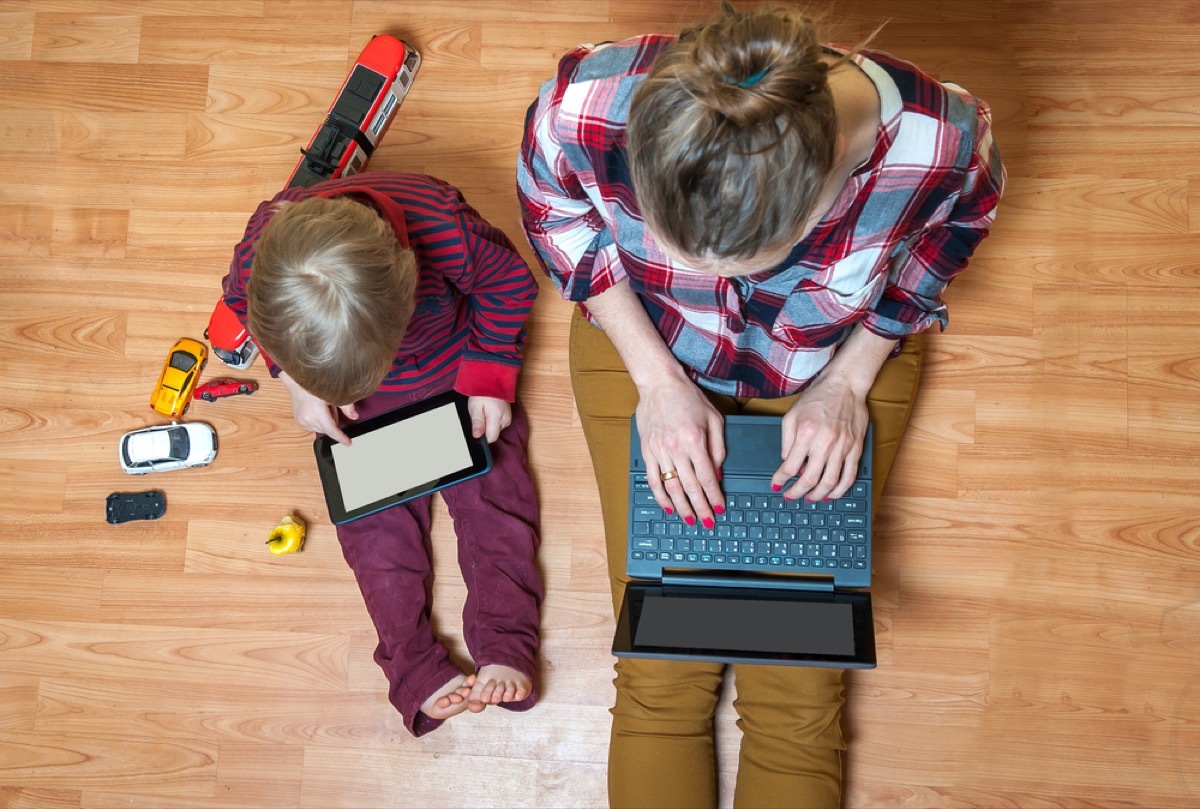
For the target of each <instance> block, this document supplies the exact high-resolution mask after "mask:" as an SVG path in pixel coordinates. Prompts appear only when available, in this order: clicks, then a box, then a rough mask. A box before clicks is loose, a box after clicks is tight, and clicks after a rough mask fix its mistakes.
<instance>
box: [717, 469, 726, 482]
mask: <svg viewBox="0 0 1200 809" xmlns="http://www.w3.org/2000/svg"><path fill="white" fill-rule="evenodd" d="M723 477H725V473H724V472H722V471H721V467H719V466H718V467H717V480H720V479H721V478H723Z"/></svg>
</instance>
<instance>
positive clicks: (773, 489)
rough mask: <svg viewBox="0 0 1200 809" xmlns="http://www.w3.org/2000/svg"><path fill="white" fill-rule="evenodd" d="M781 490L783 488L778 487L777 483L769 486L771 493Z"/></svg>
mask: <svg viewBox="0 0 1200 809" xmlns="http://www.w3.org/2000/svg"><path fill="white" fill-rule="evenodd" d="M782 488H783V487H782V486H780V485H779V484H778V483H772V484H771V491H773V492H777V491H779V490H780V489H782Z"/></svg>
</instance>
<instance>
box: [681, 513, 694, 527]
mask: <svg viewBox="0 0 1200 809" xmlns="http://www.w3.org/2000/svg"><path fill="white" fill-rule="evenodd" d="M683 521H684V522H685V523H687V524H688V525H695V524H696V518H695V517H693V516H692V515H691V514H689V515H687V516H686V517H684V518H683Z"/></svg>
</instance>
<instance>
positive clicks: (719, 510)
mask: <svg viewBox="0 0 1200 809" xmlns="http://www.w3.org/2000/svg"><path fill="white" fill-rule="evenodd" d="M713 511H715V512H717V514H718V515H721V514H724V513H725V506H713Z"/></svg>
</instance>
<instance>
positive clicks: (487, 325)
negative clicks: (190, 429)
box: [224, 173, 537, 402]
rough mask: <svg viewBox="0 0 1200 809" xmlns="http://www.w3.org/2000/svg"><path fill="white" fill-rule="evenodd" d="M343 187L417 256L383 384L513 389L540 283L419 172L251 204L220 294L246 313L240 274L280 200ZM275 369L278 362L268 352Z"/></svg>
mask: <svg viewBox="0 0 1200 809" xmlns="http://www.w3.org/2000/svg"><path fill="white" fill-rule="evenodd" d="M310 196H322V197H333V196H350V197H352V198H354V199H356V200H359V201H362V202H366V203H369V204H371V205H373V206H374V207H375V208H376V209H377V210H378V211H379V212H380V214H381V215H382V216H383V217H384V218H385V219H387V220H388V221H389V222H390V223H391V224H392V227H393V229H394V230H396V231H397V238H398V239H399V240H400V241H401V242H402V243H403V242H405V241H406V242H407V244H408V245H409V246H410V247H411V248H412V250H413V252H414V253H415V254H416V257H417V265H418V268H419V270H418V280H417V290H416V308H415V311H414V312H413V316H412V320H411V321H410V322H409V325H408V330H407V331H406V332H405V335H404V339H403V341H402V342H401V344H400V348H399V350H397V352H396V359H395V362H394V363H393V364H392V368H391V370H390V371H389V372H388V374H387V376H386V377H385V378H384V380H383V383H382V384H381V385H380V387H379V390H380V391H382V392H385V393H387V392H407V391H415V390H422V389H425V388H427V387H430V386H435V387H439V386H440V387H443V388H448V387H450V386H451V385H452V386H453V387H454V389H455V390H457V391H459V392H460V393H463V394H465V395H467V396H491V397H495V398H498V399H504V400H506V401H509V402H511V401H514V399H515V397H516V385H517V374H518V372H519V371H520V367H521V362H522V354H521V351H522V349H523V347H524V344H525V319H526V317H527V316H528V314H529V311H530V309H531V308H532V307H533V302H534V299H535V298H536V297H537V282H536V281H535V280H534V278H533V274H532V273H531V272H530V269H529V266H528V265H527V264H526V263H525V261H524V259H522V258H521V256H520V254H519V253H518V252H517V251H516V249H515V248H514V247H513V245H512V243H511V242H510V241H509V240H508V237H506V236H505V235H504V233H502V232H501V231H500V230H498V229H497V228H495V227H493V226H492V225H490V224H488V223H487V222H486V221H485V220H484V219H483V217H481V216H480V215H479V214H478V213H477V212H476V211H475V210H474V209H473V208H472V207H471V206H470V205H468V204H467V202H466V201H465V200H464V199H463V197H462V194H461V193H460V192H459V191H458V189H456V188H454V187H453V186H451V185H448V184H447V183H445V182H443V181H441V180H438V179H436V178H433V177H429V176H426V175H420V174H385V173H368V174H356V175H352V176H350V177H344V178H341V179H337V180H327V181H325V182H323V183H318V184H317V185H314V186H312V187H311V188H289V189H287V190H285V191H283V192H282V193H280V194H279V195H277V196H276V197H275V198H274V199H272V200H269V201H267V202H264V203H262V204H261V205H259V206H258V209H257V210H256V211H255V213H254V215H253V216H252V217H251V218H250V222H249V224H248V225H247V226H246V233H245V236H244V238H243V239H242V241H241V242H240V243H239V244H238V245H237V247H235V248H234V253H233V263H232V264H231V266H230V269H229V274H228V275H227V276H225V279H224V295H225V302H226V303H227V304H228V305H229V308H230V309H232V310H233V312H234V313H235V314H236V315H237V316H238V318H239V319H241V321H242V322H243V323H245V321H246V281H247V279H249V277H250V269H251V264H252V262H253V260H254V246H255V243H256V242H257V241H258V238H259V236H261V235H262V231H263V228H265V227H266V225H267V223H268V222H269V221H270V220H271V217H272V216H273V214H274V211H275V210H276V207H275V203H276V202H279V201H282V200H289V201H299V200H302V199H305V198H307V197H310ZM268 364H269V365H270V366H271V373H272V375H278V373H279V369H278V367H276V366H274V364H273V363H271V362H270V360H269V359H268Z"/></svg>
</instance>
